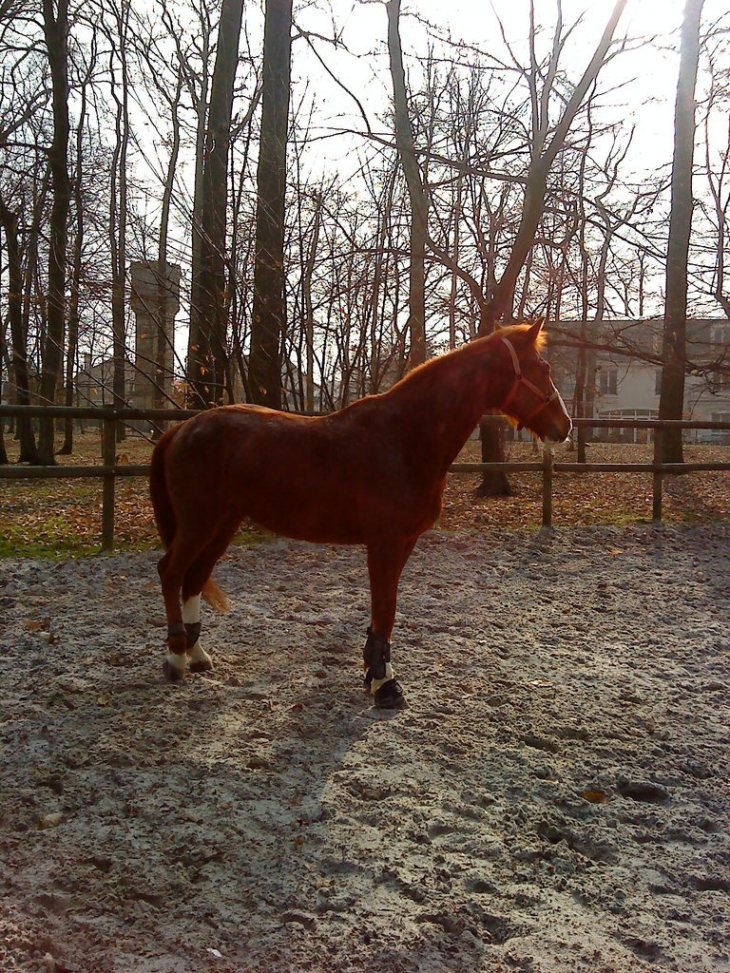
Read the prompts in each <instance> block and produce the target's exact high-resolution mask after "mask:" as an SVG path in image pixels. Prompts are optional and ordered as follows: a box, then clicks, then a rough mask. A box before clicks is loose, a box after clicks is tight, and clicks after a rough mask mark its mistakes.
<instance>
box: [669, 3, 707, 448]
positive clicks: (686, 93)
mask: <svg viewBox="0 0 730 973" xmlns="http://www.w3.org/2000/svg"><path fill="white" fill-rule="evenodd" d="M703 3H704V0H687V4H686V6H685V8H684V19H683V22H682V36H681V41H680V55H679V79H678V81H677V100H676V103H675V112H674V159H673V164H672V202H671V212H670V217H669V242H668V244H667V270H666V300H665V305H664V342H663V354H662V357H663V367H662V381H661V390H660V395H659V418H660V419H681V418H682V414H683V412H684V372H685V362H686V330H687V327H686V326H687V261H688V256H689V239H690V232H691V229H692V163H693V159H694V143H695V85H696V82H697V66H698V62H699V56H700V20H701V18H702V6H703ZM660 441H663V443H664V450H663V456H662V457H661V458H662V460H663V461H664V462H665V463H681V462H682V431H681V430H680V429H667V430H665V431H664V435H663V436H662V437H660Z"/></svg>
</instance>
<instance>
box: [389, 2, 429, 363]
mask: <svg viewBox="0 0 730 973" xmlns="http://www.w3.org/2000/svg"><path fill="white" fill-rule="evenodd" d="M385 8H386V10H387V11H388V52H389V56H390V75H391V79H392V82H393V102H394V106H395V142H396V146H397V149H398V156H399V158H400V161H401V165H402V166H403V173H404V175H405V178H406V185H407V187H408V199H409V201H410V208H411V213H410V247H409V259H410V271H409V276H408V280H409V285H408V311H409V314H408V331H409V333H410V337H411V350H410V355H409V365H410V366H414V365H420V364H422V363H423V362H424V361H425V360H426V236H427V229H428V196H427V195H426V191H425V189H424V187H423V179H422V177H421V172H420V169H419V167H418V160H417V158H416V149H415V145H414V141H413V130H412V128H411V119H410V114H409V111H408V97H407V93H406V75H405V70H404V68H403V49H402V46H401V40H400V0H389V2H388V3H386V5H385Z"/></svg>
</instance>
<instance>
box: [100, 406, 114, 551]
mask: <svg viewBox="0 0 730 973" xmlns="http://www.w3.org/2000/svg"><path fill="white" fill-rule="evenodd" d="M102 422H103V427H102V428H103V433H102V462H103V464H104V466H106V467H109V468H110V469H111V470H112V472H111V473H105V474H104V477H103V480H104V483H103V499H102V508H101V549H102V551H113V550H114V488H115V477H114V472H113V470H114V466H115V464H116V448H117V421H116V417H115V415H114V412H113V411H111V410H110V411H108V412H106V414H105V415H104V418H103V420H102Z"/></svg>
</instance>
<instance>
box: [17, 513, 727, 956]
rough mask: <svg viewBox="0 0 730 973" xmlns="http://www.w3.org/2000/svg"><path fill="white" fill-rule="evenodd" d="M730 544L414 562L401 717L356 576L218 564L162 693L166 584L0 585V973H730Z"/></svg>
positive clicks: (145, 580)
mask: <svg viewBox="0 0 730 973" xmlns="http://www.w3.org/2000/svg"><path fill="white" fill-rule="evenodd" d="M729 545H730V528H728V526H727V525H725V526H722V525H716V526H703V527H691V526H671V527H663V528H661V527H658V528H657V527H651V526H649V525H638V526H632V527H626V528H616V527H614V528H610V527H603V528H588V527H585V528H577V529H570V530H568V529H562V528H560V527H558V528H557V529H555V530H552V531H530V532H523V533H520V532H500V531H492V532H490V533H488V534H484V535H481V534H478V533H455V534H454V533H441V534H430V535H427V536H426V537H424V538H423V539H422V540H421V542H420V543H419V545H418V547H417V549H416V552H415V553H414V555H413V557H412V559H411V561H410V562H409V565H408V567H407V569H406V572H405V574H404V577H403V582H402V586H401V599H400V607H399V615H398V621H397V625H396V630H395V632H394V661H395V664H396V667H397V669H398V675H399V677H400V679H401V681H402V683H403V685H404V688H405V691H406V694H407V698H408V702H409V706H408V708H407V709H406V710H404V711H402V712H399V713H385V712H382V711H377V710H373V709H372V708H371V707H370V704H369V700H368V697H367V696H366V695H364V694H363V693H362V691H361V688H360V667H359V664H358V662H359V658H360V655H361V650H362V645H363V643H364V637H365V628H366V625H367V620H368V619H367V616H368V590H367V583H366V575H365V569H364V558H363V555H362V552H361V551H359V550H349V549H332V548H314V547H310V546H307V545H303V544H294V543H284V542H267V543H262V544H259V545H257V546H256V547H255V548H251V549H246V548H241V547H239V548H236V549H234V550H232V552H231V553H230V555H229V556H228V557H227V558H226V559H225V560H224V561H223V562H222V563H221V564H220V566H219V568H218V570H217V574H216V577H217V580H218V581H219V583H220V584H221V586H222V587H224V588H225V589H226V590H227V592H228V593H229V595H230V597H231V599H232V602H233V604H234V609H233V611H232V612H231V613H230V614H229V615H226V616H214V615H212V614H211V613H210V612H207V613H206V614H205V617H204V640H205V644H206V645H207V647H208V648H209V649H210V650H211V652H212V654H213V656H214V659H215V664H216V668H215V670H214V672H213V673H212V674H210V676H195V677H189V678H188V679H186V680H185V681H184V682H183V683H181V684H177V685H169V684H166V683H165V682H164V681H163V679H162V670H161V663H162V659H163V635H164V628H163V617H162V605H161V599H160V597H159V593H158V589H157V585H156V574H155V562H156V557H157V555H155V554H154V553H144V554H120V555H114V556H112V557H106V558H101V557H96V558H87V559H82V560H67V561H61V562H53V561H33V560H12V559H11V560H4V561H0V628H1V629H2V644H3V651H2V654H0V969H2V970H3V971H22V973H30V971H33V973H36V971H56V973H62V971H64V970H66V971H79V973H82V971H83V973H106V971H109V973H111V971H114V973H202V971H208V970H215V971H221V973H223V971H226V973H247V971H251V973H253V971H256V973H279V971H300V970H302V971H303V970H314V971H333V973H339V971H351V973H364V971H369V973H396V971H404V973H405V971H408V973H411V971H413V973H415V971H422V973H437V971H454V973H456V971H464V973H466V971H468V973H473V971H485V973H497V971H505V973H506V971H523V973H539V971H541V973H563V971H566V973H567V971H586V973H587V971H591V973H601V971H603V973H635V971H648V970H652V971H657V970H661V971H664V970H668V971H669V970H676V971H682V973H705V971H706V973H710V971H713V973H714V971H723V970H730V786H729V784H728V780H729V778H730V766H729V763H730V761H729V752H728V722H729V717H730V655H729V652H728V646H729V639H728V622H729V621H730V619H729V617H728V615H729V612H730V558H729V557H728V551H729Z"/></svg>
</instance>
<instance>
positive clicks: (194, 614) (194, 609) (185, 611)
mask: <svg viewBox="0 0 730 973" xmlns="http://www.w3.org/2000/svg"><path fill="white" fill-rule="evenodd" d="M182 617H183V621H184V622H187V624H188V625H194V624H195V623H196V622H199V621H200V595H193V597H192V598H188V600H187V601H184V602H183V606H182Z"/></svg>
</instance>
